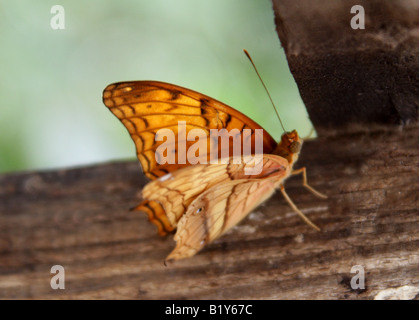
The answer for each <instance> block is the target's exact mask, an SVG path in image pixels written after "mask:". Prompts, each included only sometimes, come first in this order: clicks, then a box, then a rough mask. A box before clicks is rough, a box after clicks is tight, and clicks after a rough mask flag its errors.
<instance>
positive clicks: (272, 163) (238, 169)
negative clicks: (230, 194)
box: [139, 154, 290, 234]
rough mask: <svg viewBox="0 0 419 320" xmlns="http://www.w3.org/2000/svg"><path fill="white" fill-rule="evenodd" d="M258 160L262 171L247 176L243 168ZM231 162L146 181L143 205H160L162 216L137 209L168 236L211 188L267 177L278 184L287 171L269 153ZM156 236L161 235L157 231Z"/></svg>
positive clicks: (286, 164)
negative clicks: (199, 197)
mask: <svg viewBox="0 0 419 320" xmlns="http://www.w3.org/2000/svg"><path fill="white" fill-rule="evenodd" d="M258 160H260V161H261V163H262V166H261V168H262V170H261V171H260V172H259V173H258V174H252V175H249V174H248V172H247V171H246V169H250V168H253V167H254V164H255V161H258ZM232 162H233V159H230V161H229V163H228V164H199V165H194V166H189V167H186V168H182V169H179V170H177V171H174V172H172V173H169V174H167V175H165V176H163V177H160V178H159V179H157V180H154V181H152V182H150V183H149V184H147V185H146V186H145V187H144V189H143V192H142V196H143V198H144V202H145V203H150V201H153V202H155V203H158V204H161V206H162V207H163V211H164V212H165V217H162V216H161V215H160V214H158V210H156V209H155V208H152V207H151V206H150V208H151V210H150V209H146V208H139V210H143V211H146V212H147V214H148V216H149V219H150V221H151V222H153V223H154V224H156V225H157V226H158V227H159V230H165V231H166V233H168V232H170V231H173V230H174V229H175V228H176V227H177V225H178V221H179V219H181V218H182V216H183V215H184V214H185V212H186V211H187V210H189V206H190V205H191V203H192V202H193V201H194V200H195V199H196V198H197V197H198V196H200V195H201V194H203V193H205V192H206V191H208V190H211V189H212V188H213V187H215V188H217V189H218V188H221V186H223V187H224V184H225V183H228V182H232V181H240V183H243V182H245V181H250V180H252V181H253V180H266V179H268V178H270V179H274V180H278V181H282V180H283V179H285V178H286V177H287V176H288V175H289V171H290V167H289V165H288V162H287V160H286V159H284V158H282V157H279V156H276V155H272V154H265V155H263V156H262V155H260V157H256V158H254V159H251V158H248V159H244V160H243V162H241V163H239V164H234V163H232ZM252 192H253V189H252ZM144 202H143V203H144ZM140 206H141V205H140ZM231 206H232V207H234V206H236V204H235V203H231ZM166 218H167V219H166ZM160 234H164V233H163V232H160Z"/></svg>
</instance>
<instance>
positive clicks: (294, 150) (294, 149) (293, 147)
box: [289, 141, 301, 153]
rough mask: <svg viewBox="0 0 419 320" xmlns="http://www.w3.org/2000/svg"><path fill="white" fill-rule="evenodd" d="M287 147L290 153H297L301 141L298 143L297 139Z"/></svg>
mask: <svg viewBox="0 0 419 320" xmlns="http://www.w3.org/2000/svg"><path fill="white" fill-rule="evenodd" d="M289 149H290V151H291V152H292V153H298V152H300V150H301V143H299V142H298V141H293V142H292V143H291V144H290V147H289Z"/></svg>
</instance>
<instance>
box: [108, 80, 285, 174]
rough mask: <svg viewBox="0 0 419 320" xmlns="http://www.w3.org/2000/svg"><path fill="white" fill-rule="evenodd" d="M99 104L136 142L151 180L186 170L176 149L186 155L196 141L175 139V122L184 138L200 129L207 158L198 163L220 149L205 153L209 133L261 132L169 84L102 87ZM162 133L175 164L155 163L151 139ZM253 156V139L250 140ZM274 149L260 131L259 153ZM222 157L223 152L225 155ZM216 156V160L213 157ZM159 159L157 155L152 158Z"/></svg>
mask: <svg viewBox="0 0 419 320" xmlns="http://www.w3.org/2000/svg"><path fill="white" fill-rule="evenodd" d="M103 101H104V103H105V105H106V106H107V107H108V108H109V109H110V110H111V111H112V113H113V114H114V115H115V116H116V117H118V119H120V120H121V122H122V123H123V125H124V126H125V127H126V128H127V130H128V132H129V133H130V135H131V137H132V139H133V140H134V142H135V146H136V149H137V156H138V159H139V160H140V163H141V165H142V168H143V171H144V173H145V174H146V175H147V176H148V177H149V178H151V179H155V178H157V177H160V176H163V175H165V174H167V173H169V172H173V171H175V170H177V169H179V168H182V167H186V166H189V165H190V164H191V163H190V162H189V160H188V158H186V159H184V160H185V161H183V162H182V161H179V159H180V156H181V155H179V154H178V150H179V145H185V146H186V147H185V148H186V152H188V150H189V149H190V148H191V146H192V145H194V144H195V141H185V138H183V137H184V136H179V135H178V133H179V132H178V125H179V122H184V123H185V136H187V135H188V134H189V133H190V132H191V130H193V129H200V130H201V131H200V132H203V133H204V134H205V135H206V148H205V150H206V152H202V154H201V153H199V156H200V158H205V159H206V160H207V161H209V160H210V158H211V156H212V157H220V156H221V155H222V154H225V153H223V150H222V148H223V147H224V148H225V147H226V146H224V145H223V144H219V145H218V148H217V149H216V150H212V149H210V135H209V133H210V130H211V129H218V130H220V129H223V128H225V129H227V130H228V131H231V130H233V129H237V130H238V132H242V131H243V130H244V129H251V130H252V133H254V130H255V129H263V128H262V127H261V126H259V125H258V124H257V123H256V122H254V121H253V120H251V119H250V118H248V117H247V116H245V115H244V114H242V113H240V112H239V111H237V110H235V109H233V108H231V107H229V106H227V105H226V104H224V103H221V102H219V101H217V100H215V99H213V98H210V97H208V96H206V95H203V94H201V93H198V92H195V91H192V90H189V89H186V88H182V87H179V86H176V85H173V84H168V83H164V82H157V81H133V82H119V83H114V84H111V85H109V86H108V87H106V89H105V90H104V92H103ZM161 129H170V130H172V132H173V133H174V135H175V140H174V144H175V145H174V146H173V150H174V152H176V161H175V164H168V163H166V164H160V163H159V162H158V161H156V150H157V148H158V147H159V146H160V145H161V144H162V143H164V140H162V141H156V134H158V132H159V130H161ZM251 141H252V151H254V150H255V149H254V143H255V140H254V137H253V136H252V140H251ZM276 145H277V143H276V142H275V140H274V139H273V138H272V137H271V136H270V135H269V133H267V132H266V131H263V152H264V153H270V152H272V150H273V149H274V148H275V146H276ZM227 148H228V153H227V154H229V155H232V152H233V143H232V139H230V141H229V144H228V145H227ZM224 152H225V151H224ZM214 153H216V155H214ZM157 158H158V155H157Z"/></svg>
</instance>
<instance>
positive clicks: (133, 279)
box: [0, 127, 419, 299]
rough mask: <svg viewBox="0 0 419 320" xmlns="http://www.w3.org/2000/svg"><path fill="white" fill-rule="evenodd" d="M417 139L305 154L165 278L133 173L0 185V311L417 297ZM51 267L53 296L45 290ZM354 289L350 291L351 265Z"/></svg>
mask: <svg viewBox="0 0 419 320" xmlns="http://www.w3.org/2000/svg"><path fill="white" fill-rule="evenodd" d="M418 134H419V128H417V127H411V128H405V130H404V131H403V132H401V131H399V130H390V129H389V130H388V131H376V132H371V133H363V134H361V133H358V134H350V135H343V136H336V137H324V138H320V139H317V140H314V141H307V142H306V143H305V144H304V146H303V151H302V156H301V159H300V161H299V162H298V163H297V166H296V167H300V166H303V165H304V166H307V169H308V179H309V183H311V185H312V186H313V187H315V188H317V189H318V190H319V191H321V192H324V193H325V194H327V195H328V196H329V198H328V199H327V200H321V199H318V198H315V197H314V196H313V195H312V194H311V193H309V192H307V190H305V189H304V188H303V187H302V185H301V179H300V178H299V177H293V178H291V179H290V180H289V181H287V183H286V188H287V190H288V193H289V195H290V197H291V198H292V199H293V200H294V202H295V203H296V204H297V205H298V206H299V208H300V209H301V210H302V211H303V212H304V213H305V214H307V215H308V216H309V217H310V218H311V219H312V220H313V221H314V222H315V223H316V224H317V225H319V226H320V227H321V229H322V230H321V231H320V232H317V231H315V230H314V229H311V228H310V227H309V226H307V225H306V224H305V223H304V222H303V221H302V220H301V219H300V218H299V217H298V216H297V215H296V214H295V213H294V212H293V211H292V210H291V209H290V208H289V206H288V205H287V203H286V202H285V200H284V199H283V198H282V196H281V194H280V193H279V192H278V193H277V194H276V195H275V196H274V197H273V198H271V199H270V200H269V201H268V202H267V203H266V204H264V205H263V206H261V207H259V208H258V209H256V210H255V211H254V212H253V213H251V214H250V215H249V216H248V218H247V219H246V220H244V221H243V222H242V223H241V224H240V225H239V226H237V227H235V228H234V229H232V230H231V231H230V232H229V233H228V234H227V235H225V236H224V237H222V238H220V239H218V240H216V241H215V242H214V243H212V244H210V245H208V246H207V247H206V248H205V249H204V250H203V251H202V252H200V253H199V254H197V255H196V256H194V257H192V258H190V259H186V260H181V261H177V262H173V263H170V264H168V266H165V265H164V264H163V261H164V258H165V257H166V255H167V254H168V253H169V252H170V251H171V250H172V248H173V246H174V242H173V240H172V236H168V237H167V238H161V237H159V236H158V235H157V234H156V229H155V227H154V226H153V225H151V224H150V223H149V222H148V221H147V218H146V216H145V215H143V214H141V213H140V212H130V211H129V208H130V207H133V206H135V205H136V204H137V203H138V202H139V201H140V199H139V198H138V196H137V193H138V192H139V191H140V189H141V187H142V186H143V185H144V184H145V183H146V179H145V178H144V177H143V175H142V174H141V173H140V168H139V165H138V163H137V162H124V163H115V164H104V165H98V166H92V167H85V168H76V169H70V170H58V171H46V172H28V173H15V174H5V175H2V176H0V299H6V298H13V299H44V298H45V299H79V298H83V299H93V298H98V299H105V298H106V299H373V298H388V297H396V298H409V299H413V298H415V297H416V298H418V293H419V268H418V263H419V250H418V248H419V215H418V207H419V193H418V190H419V179H418V174H419V166H418V164H419V152H418V148H417V137H418ZM54 265H62V266H63V267H64V270H65V289H64V290H60V289H57V290H53V289H51V286H50V280H51V278H52V276H53V274H51V273H50V270H51V267H52V266H54ZM356 265H358V266H362V267H363V268H364V271H365V289H352V287H351V279H352V277H354V276H355V275H356V274H355V273H351V268H352V267H353V266H356Z"/></svg>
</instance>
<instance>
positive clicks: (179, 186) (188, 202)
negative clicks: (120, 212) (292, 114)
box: [103, 81, 326, 261]
mask: <svg viewBox="0 0 419 320" xmlns="http://www.w3.org/2000/svg"><path fill="white" fill-rule="evenodd" d="M103 102H104V104H105V105H106V106H107V107H108V108H109V109H110V111H111V112H112V113H113V114H114V115H115V116H116V117H117V118H118V119H119V120H120V121H121V122H122V124H123V125H124V126H125V127H126V129H127V130H128V132H129V134H130V135H131V138H132V140H133V141H134V143H135V146H136V151H137V157H138V160H139V161H140V163H141V166H142V170H143V172H144V174H145V175H146V176H147V177H148V178H150V179H151V180H152V181H151V182H149V183H148V184H147V185H146V186H145V187H144V188H143V190H142V197H143V201H142V202H141V203H140V205H138V206H137V207H135V208H134V210H139V211H143V212H145V213H146V214H147V216H148V219H149V220H150V221H151V222H152V223H153V224H155V225H156V226H157V228H158V233H159V234H160V235H162V236H164V235H167V234H169V233H172V232H174V231H175V230H176V234H175V236H174V240H175V241H176V247H175V248H174V249H173V251H172V252H171V253H170V254H169V255H168V257H167V258H166V261H167V260H172V259H173V260H177V259H183V258H187V257H191V256H193V255H195V254H196V253H197V252H198V251H200V250H201V249H202V248H203V247H204V246H205V245H206V244H207V243H210V242H212V241H214V240H215V239H217V238H218V237H220V236H221V235H223V234H224V233H225V232H227V231H228V230H229V229H231V228H232V227H234V226H235V225H237V224H238V223H239V222H240V221H241V220H242V219H244V218H245V217H246V216H247V215H248V214H249V213H250V212H251V211H252V210H253V209H255V208H256V207H257V206H259V205H260V204H261V203H262V202H264V201H265V200H267V199H268V198H269V197H270V196H271V195H272V194H273V193H274V192H275V190H276V189H279V190H280V191H281V193H282V194H283V196H284V197H285V199H286V201H287V202H288V203H289V204H290V206H291V207H292V208H293V210H294V211H295V212H297V213H298V214H299V215H300V216H301V217H302V218H303V220H304V221H306V222H307V223H308V224H309V225H311V226H312V227H314V228H315V229H318V227H317V226H316V225H314V224H313V223H312V222H311V221H310V220H309V219H308V218H307V217H306V216H305V215H304V214H303V213H302V212H301V211H300V210H299V209H298V208H297V206H296V205H295V204H294V203H293V202H292V200H291V199H290V198H289V196H288V195H287V193H286V192H285V188H284V181H285V180H286V179H287V178H288V177H289V176H290V175H295V174H302V176H303V185H304V187H306V188H307V189H308V190H310V191H311V192H312V193H314V194H315V195H316V196H319V197H321V198H325V197H326V196H324V195H323V194H321V193H319V192H318V191H316V190H314V189H313V188H312V187H311V186H310V185H308V183H307V175H306V168H305V167H303V168H301V169H298V170H293V165H294V163H295V162H296V161H297V159H298V155H299V153H300V150H301V146H302V143H303V140H302V139H301V138H300V137H299V135H298V133H297V131H296V130H294V131H291V132H285V133H284V134H283V135H282V137H281V140H280V141H279V143H276V142H275V140H274V139H273V138H272V137H271V135H270V134H269V133H268V132H267V131H266V130H263V128H262V127H261V126H259V125H258V124H257V123H256V122H254V121H253V120H252V119H250V118H248V117H247V116H245V115H244V114H242V113H241V112H239V111H238V110H235V109H233V108H232V107H229V106H227V105H226V104H224V103H222V102H219V101H217V100H215V99H213V98H210V97H208V96H206V95H204V94H202V93H199V92H196V91H193V90H190V89H186V88H183V87H180V86H177V85H173V84H169V83H164V82H158V81H132V82H118V83H113V84H110V85H109V86H107V87H106V88H105V90H104V91H103ZM179 123H183V125H184V126H183V131H185V132H183V133H184V135H181V132H180V131H181V130H180V129H179ZM198 129H199V132H201V135H200V137H198V138H202V141H203V142H207V145H206V146H204V147H203V149H199V160H206V161H200V162H198V163H196V161H191V160H190V159H189V158H188V157H187V159H185V158H184V157H183V161H180V160H181V158H182V157H181V150H182V149H183V150H182V151H184V152H189V151H191V150H192V148H193V146H194V144H195V143H196V141H197V140H196V139H195V140H194V139H189V138H188V139H186V138H185V137H186V134H189V133H192V132H195V131H193V130H198ZM215 129H217V130H222V129H226V130H227V131H231V130H236V132H239V133H243V132H245V131H246V130H247V131H249V132H250V133H251V134H250V138H249V137H248V138H249V139H248V140H247V141H250V148H251V153H255V152H256V141H257V140H256V133H257V132H262V136H261V139H260V140H259V141H262V143H261V145H262V148H261V149H262V152H261V153H260V156H261V157H260V158H259V160H258V161H259V162H258V163H259V164H260V165H261V170H260V171H259V173H258V174H249V173H248V172H249V171H248V170H247V169H251V168H254V167H255V165H256V162H255V160H254V159H250V158H245V157H242V158H241V159H242V161H241V162H237V161H236V162H235V161H232V160H233V159H232V157H229V158H228V160H229V161H224V162H216V163H214V162H211V161H210V160H211V157H212V156H214V155H215V156H217V157H220V155H222V154H223V152H226V151H228V153H227V154H229V155H231V154H232V152H233V151H234V146H233V142H232V141H231V139H230V140H229V143H228V144H224V145H223V144H218V145H217V144H216V145H215V148H212V149H211V148H210V147H208V146H209V145H211V139H212V138H211V135H210V133H211V132H212V131H211V130H215ZM161 130H171V131H172V132H174V133H175V135H174V140H172V141H171V142H170V143H169V144H171V147H172V149H170V150H171V151H170V150H169V149H167V152H166V153H167V154H166V156H168V154H169V153H173V156H174V157H175V160H178V161H174V162H172V163H170V162H166V163H161V161H159V158H160V157H162V156H163V154H161V153H159V152H158V150H159V148H161V147H162V145H163V144H164V143H168V140H166V141H164V139H163V140H162V139H159V132H161ZM176 134H177V135H176ZM188 137H189V136H188ZM240 143H242V144H244V138H242V140H240ZM194 154H195V155H196V152H195V153H194ZM224 154H225V153H224ZM224 160H225V159H224Z"/></svg>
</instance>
